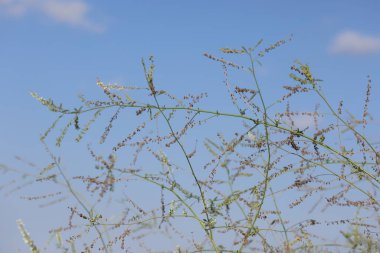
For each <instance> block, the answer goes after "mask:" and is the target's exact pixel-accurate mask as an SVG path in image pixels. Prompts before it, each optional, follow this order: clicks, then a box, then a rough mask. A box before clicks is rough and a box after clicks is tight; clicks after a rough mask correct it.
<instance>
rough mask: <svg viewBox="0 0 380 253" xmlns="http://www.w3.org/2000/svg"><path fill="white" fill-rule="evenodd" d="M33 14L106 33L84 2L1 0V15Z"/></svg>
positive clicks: (76, 0)
mask: <svg viewBox="0 0 380 253" xmlns="http://www.w3.org/2000/svg"><path fill="white" fill-rule="evenodd" d="M33 12H34V13H36V12H37V13H42V14H43V15H45V16H47V17H48V18H50V19H52V20H54V21H56V22H59V23H65V24H68V25H71V26H74V27H80V28H84V29H86V30H90V31H93V32H102V31H104V27H103V26H102V25H99V24H96V23H94V22H93V21H91V20H90V19H89V17H88V13H89V5H88V4H87V3H85V2H84V1H83V0H0V14H1V13H5V14H8V15H10V16H18V17H23V16H26V15H27V14H29V13H33Z"/></svg>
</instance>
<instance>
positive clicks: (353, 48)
mask: <svg viewBox="0 0 380 253" xmlns="http://www.w3.org/2000/svg"><path fill="white" fill-rule="evenodd" d="M330 51H331V52H332V53H335V54H356V55H364V54H373V53H378V52H380V36H369V35H364V34H360V33H358V32H355V31H345V32H341V33H339V34H338V35H337V36H336V37H335V38H334V40H333V41H332V44H331V46H330Z"/></svg>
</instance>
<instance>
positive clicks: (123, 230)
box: [3, 40, 380, 253]
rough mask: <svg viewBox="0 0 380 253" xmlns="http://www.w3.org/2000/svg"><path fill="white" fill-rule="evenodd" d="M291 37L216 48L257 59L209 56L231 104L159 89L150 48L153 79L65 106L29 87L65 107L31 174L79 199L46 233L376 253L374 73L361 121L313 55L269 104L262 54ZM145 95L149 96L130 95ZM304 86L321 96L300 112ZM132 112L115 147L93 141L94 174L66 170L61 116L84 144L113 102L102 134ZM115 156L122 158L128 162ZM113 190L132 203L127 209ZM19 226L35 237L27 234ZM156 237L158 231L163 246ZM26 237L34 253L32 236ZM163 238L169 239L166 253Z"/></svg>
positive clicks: (115, 243) (121, 244)
mask: <svg viewBox="0 0 380 253" xmlns="http://www.w3.org/2000/svg"><path fill="white" fill-rule="evenodd" d="M287 41H288V40H281V41H278V42H276V43H274V44H273V45H270V46H269V47H267V48H264V49H263V50H261V51H259V48H260V47H261V44H262V40H260V41H259V42H258V43H257V44H256V45H255V46H254V47H252V48H245V47H242V48H239V49H230V48H222V49H220V51H221V52H222V53H223V54H226V55H228V56H231V58H235V59H236V61H244V59H246V60H248V63H247V64H240V63H237V62H236V61H227V60H225V59H224V58H220V57H216V56H214V55H211V54H208V53H207V54H204V55H205V56H206V57H207V58H209V59H210V60H212V61H215V62H217V63H219V64H220V65H221V67H222V69H223V73H224V84H225V87H226V89H227V92H228V95H229V97H230V99H231V102H232V105H233V108H234V110H235V111H236V112H235V113H232V112H229V111H227V110H226V108H229V107H227V105H223V104H222V105H220V110H209V109H204V108H202V107H200V106H199V104H204V102H203V100H205V99H206V98H207V96H208V95H207V94H206V93H202V94H199V95H186V96H183V98H182V99H178V98H177V97H176V96H174V95H173V94H170V92H169V91H165V90H160V88H159V86H158V85H156V83H155V78H154V73H155V65H154V61H153V57H150V58H149V64H147V63H146V62H145V61H144V60H143V61H142V65H143V69H144V73H145V78H146V82H147V86H144V87H132V86H121V85H112V84H109V85H106V84H104V83H103V82H102V81H100V80H99V81H98V82H97V85H98V86H99V88H100V89H101V90H102V91H103V92H104V94H105V96H106V99H105V100H90V99H87V98H85V97H84V96H80V100H81V105H80V107H79V108H74V109H71V108H68V107H67V108H66V107H64V106H63V105H61V104H59V105H58V104H56V103H55V102H54V101H53V100H52V99H45V98H43V97H41V96H40V95H38V94H37V93H32V96H33V97H34V98H35V99H37V100H38V101H40V102H41V103H42V105H44V106H45V107H47V108H48V109H49V110H50V111H52V112H54V113H56V114H57V120H56V121H54V122H53V124H52V125H51V127H49V128H48V129H47V131H46V132H45V133H44V134H42V136H41V141H42V142H43V143H44V145H46V150H47V152H48V154H49V155H50V157H51V160H52V161H51V163H50V164H49V165H48V166H47V167H44V168H42V169H40V171H39V173H38V174H37V175H28V177H32V178H33V177H34V178H35V180H37V181H43V182H46V183H48V182H49V183H53V184H54V185H55V187H57V188H60V189H61V190H62V191H65V192H66V193H68V195H69V196H71V198H72V199H73V200H75V204H73V205H71V206H69V208H68V224H67V226H62V227H60V228H55V229H52V230H51V233H52V234H55V235H57V238H59V243H57V248H59V249H60V250H62V251H63V252H68V251H72V252H76V251H78V252H93V251H94V252H98V251H104V252H119V251H120V250H123V251H125V252H142V251H144V252H162V251H163V252H168V251H169V250H170V251H173V250H174V248H175V250H174V252H219V253H221V252H316V251H318V252H338V251H342V252H378V251H379V247H380V245H379V243H378V241H379V238H378V237H379V235H378V231H379V224H380V218H379V200H378V197H377V196H378V194H379V191H378V190H379V186H380V178H379V176H380V168H379V163H380V154H379V152H378V151H377V150H378V147H377V144H376V143H372V142H371V141H370V140H368V139H367V138H366V136H365V135H364V134H363V133H362V132H364V130H365V129H366V128H368V123H369V121H370V119H371V116H370V114H369V112H368V104H369V98H370V93H371V80H370V78H368V86H367V93H366V98H365V102H364V107H363V114H362V115H361V117H360V118H361V119H356V117H353V116H352V115H351V114H349V113H344V112H343V102H340V103H339V106H338V108H337V109H334V107H333V106H332V105H331V104H330V103H329V102H328V100H327V98H326V96H325V95H324V94H323V91H322V86H321V83H322V81H321V80H319V79H318V78H317V77H315V76H314V74H313V72H312V70H311V68H310V67H309V65H307V64H304V63H301V62H299V61H296V62H295V63H294V64H293V65H292V66H291V67H290V70H291V73H290V75H289V76H290V79H291V82H292V83H293V84H292V85H285V86H283V88H284V90H285V92H286V93H285V94H284V95H283V96H281V97H280V98H279V99H277V100H276V101H274V102H273V103H271V104H270V103H268V102H267V101H266V100H265V94H264V92H263V86H262V84H261V83H260V81H259V80H258V77H257V69H256V68H257V66H258V65H261V63H260V61H259V60H261V59H262V58H263V57H266V55H267V54H269V53H270V52H271V51H272V50H274V49H276V48H277V47H279V46H281V45H283V44H285V43H286V42H287ZM238 72H239V73H240V72H242V73H245V74H246V75H249V76H250V77H251V78H252V85H247V86H244V85H236V84H232V81H231V80H230V79H231V78H230V76H231V75H233V74H235V73H238ZM139 92H140V93H141V92H143V96H142V97H143V98H144V99H143V100H142V101H140V100H138V99H135V97H139V96H141V95H137V94H136V93H139ZM299 94H303V96H309V97H312V96H314V97H317V98H319V100H320V101H321V103H322V104H321V105H320V104H317V105H316V106H315V111H313V112H310V111H292V110H291V109H290V104H291V102H292V101H293V100H296V99H297V97H298V96H299ZM321 107H323V108H324V109H325V111H322V109H321ZM125 111H126V112H130V111H133V112H134V113H135V118H134V119H133V120H128V124H133V123H135V124H136V125H135V126H134V128H133V129H131V131H129V132H128V133H125V135H124V136H123V137H121V138H119V139H118V140H117V141H116V142H115V141H114V139H112V142H114V145H113V146H112V149H111V151H110V153H109V154H108V155H106V156H103V155H98V154H97V152H96V151H94V149H93V147H92V146H91V145H88V151H89V153H90V155H91V156H92V157H93V159H94V162H95V163H96V166H95V168H96V169H95V170H94V171H93V172H92V175H88V176H86V175H83V174H78V175H75V176H73V177H69V176H67V175H66V173H67V172H65V170H64V169H63V168H62V165H61V160H60V158H59V157H57V156H56V155H54V154H53V152H52V151H51V148H49V147H48V145H47V144H46V143H45V140H47V139H49V137H50V135H51V134H52V133H53V132H54V131H55V129H56V128H57V126H58V125H60V124H63V125H62V126H63V128H62V130H61V131H59V132H58V134H57V137H56V138H55V145H56V146H61V145H62V144H63V142H64V141H65V138H67V137H66V136H67V135H68V133H69V132H70V131H72V132H73V134H74V135H75V137H74V139H75V141H77V142H78V143H79V142H81V141H83V140H85V136H86V134H88V132H89V131H90V129H91V127H92V126H94V125H96V124H101V123H99V122H98V121H101V119H102V116H103V114H107V113H108V112H112V115H110V118H109V120H108V123H107V125H106V127H105V129H104V131H103V133H102V134H101V135H100V138H99V144H102V145H103V144H105V143H107V140H108V138H109V136H110V135H111V134H112V129H113V128H114V125H115V124H116V123H117V122H118V123H119V124H120V125H125V122H124V121H122V122H121V121H118V118H120V117H122V113H124V112H125ZM347 116H348V117H347ZM305 117H306V118H307V119H311V120H310V124H308V125H307V126H305V127H304V128H300V127H299V125H298V124H297V122H296V121H297V119H300V118H301V119H302V118H305ZM62 121H64V122H62ZM215 122H216V125H215ZM155 123H156V124H155ZM240 123H241V124H240ZM207 124H209V125H211V130H207V131H206V132H207V133H210V132H211V133H213V134H214V135H213V136H211V135H209V136H205V137H204V138H203V136H202V135H201V134H199V133H200V132H199V131H197V129H198V128H202V129H203V128H207ZM215 126H219V127H220V126H224V127H222V129H226V132H219V131H218V132H217V131H216V130H213V128H214V127H215ZM129 127H130V125H129ZM360 127H362V128H360ZM215 128H216V127H215ZM128 129H129V128H128ZM115 132H116V131H115ZM200 137H202V138H203V139H202V140H201V141H202V143H203V146H201V147H199V146H198V145H197V143H198V138H200ZM108 143H109V142H108ZM119 157H122V159H126V161H124V162H123V163H121V162H120V161H119ZM125 157H127V158H125ZM151 158H153V160H154V163H153V160H151ZM122 159H120V160H122ZM153 164H154V165H153ZM152 166H153V167H154V169H152V168H151V167H152ZM3 169H4V170H7V169H9V168H7V167H5V166H4V167H3ZM78 173H80V172H78ZM134 184H135V185H138V187H139V189H140V190H139V191H136V188H133V185H134ZM81 186H85V187H81ZM145 187H147V188H146V189H149V190H150V191H152V189H155V190H154V191H152V192H151V193H149V194H151V195H150V196H151V199H146V198H147V196H148V195H147V193H146V192H145V193H144V189H143V188H145ZM149 187H155V188H149ZM83 188H84V189H83ZM82 189H83V190H82ZM112 196H114V198H112ZM153 196H158V198H156V197H153ZM36 198H55V199H57V201H56V203H55V204H58V205H59V204H62V203H65V201H67V198H62V196H61V193H56V192H54V193H49V194H47V195H44V196H38V197H29V200H35V199H36ZM27 199H28V198H27ZM116 199H118V200H119V201H122V204H123V207H122V208H120V209H119V210H115V208H116V206H117V205H115V204H114V203H115V201H116ZM100 203H102V204H103V205H101V204H100ZM150 204H154V205H155V207H153V208H150V207H149V206H151V205H150ZM107 206H108V207H109V206H111V207H112V212H111V213H109V212H108V211H107V208H106V207H107ZM116 211H119V213H118V214H117V215H115V212H116ZM329 211H330V212H329ZM353 211H354V212H355V213H356V214H355V216H352V217H351V218H349V219H347V218H338V219H337V218H336V215H332V214H333V213H334V212H335V213H336V212H339V213H340V212H341V213H345V212H346V213H351V212H353ZM305 217H306V218H305ZM20 224H22V223H19V226H21V225H20ZM190 224H191V225H190ZM326 230H331V231H333V232H331V233H333V234H334V235H335V236H334V238H330V236H326V237H325V236H324V231H326ZM22 231H24V230H22ZM339 231H340V232H339ZM22 234H23V236H24V238H26V236H25V235H27V233H26V232H22ZM338 235H341V236H340V237H338ZM62 237H63V238H64V240H62ZM28 238H29V237H28ZM154 238H162V239H159V240H160V242H162V245H157V239H154ZM57 240H58V239H57ZM30 242H32V244H30ZM27 244H28V245H33V248H31V249H32V251H33V252H39V251H38V250H37V248H36V246H35V245H34V243H33V241H31V240H28V242H27ZM170 245H172V246H170ZM175 245H179V246H176V247H175ZM161 246H168V247H169V249H167V248H166V249H163V250H162V251H160V250H159V248H161Z"/></svg>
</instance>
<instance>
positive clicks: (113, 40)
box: [0, 0, 380, 252]
mask: <svg viewBox="0 0 380 253" xmlns="http://www.w3.org/2000/svg"><path fill="white" fill-rule="evenodd" d="M379 10H380V2H379V1H376V0H373V1H349V0H347V1H313V2H312V1H295V0H294V1H224V0H218V1H198V0H196V1H178V0H177V1H174V0H173V1H166V0H163V1H145V0H139V1H129V0H125V1H112V2H110V1H98V0H93V1H88V0H67V1H66V0H0V87H1V93H0V105H1V106H0V115H1V119H2V122H1V125H0V129H1V131H0V140H1V141H0V154H1V156H0V162H1V163H6V164H15V166H17V164H16V163H15V162H14V159H13V156H14V155H19V156H21V157H25V158H26V159H28V160H31V161H34V162H36V163H38V162H37V161H47V158H46V154H45V153H44V151H43V147H42V145H41V144H40V143H39V141H38V138H39V134H40V133H42V132H43V130H44V129H46V127H47V126H49V124H50V123H51V122H52V120H54V117H55V115H52V113H50V112H47V111H46V110H45V109H44V108H42V107H41V106H40V104H38V103H37V102H36V101H35V100H33V99H32V98H31V97H30V95H29V93H30V92H31V91H36V92H38V93H39V94H41V95H42V96H44V97H52V98H54V99H55V100H57V101H61V102H64V103H66V104H77V100H76V99H75V97H76V95H77V94H78V93H84V94H90V95H91V96H97V95H100V92H99V91H98V90H97V87H96V84H95V82H96V79H97V78H100V79H101V80H103V81H104V82H107V83H108V82H111V83H119V84H125V85H144V79H143V72H142V68H141V64H140V62H141V58H142V57H145V58H147V57H149V56H150V55H154V56H155V59H156V65H157V80H158V85H161V87H163V88H165V89H168V90H170V91H172V92H174V93H176V94H188V93H192V92H201V91H203V90H205V91H208V92H209V93H211V96H210V99H211V101H214V102H215V103H217V102H218V95H219V92H220V91H219V90H221V89H219V88H216V87H222V81H223V73H222V71H221V69H220V67H219V66H218V65H216V64H215V63H213V62H210V61H209V60H208V59H207V58H205V57H204V56H203V55H202V54H203V53H204V52H210V53H213V54H218V51H217V49H218V48H221V47H237V48H238V47H240V46H248V47H249V46H253V45H254V44H255V43H256V42H257V41H258V40H259V39H261V38H262V39H264V45H270V44H272V43H274V42H275V41H277V40H280V39H284V38H288V37H289V36H290V35H291V34H292V35H293V39H292V41H291V42H290V43H288V44H286V45H284V46H282V47H280V48H279V49H277V50H275V51H274V52H272V53H271V54H270V55H268V56H267V57H266V58H265V59H264V60H263V63H264V66H263V67H262V69H261V70H260V72H259V74H260V77H261V80H262V83H263V92H264V96H265V97H266V98H267V99H268V100H272V101H273V100H274V99H275V98H276V97H275V95H276V94H280V93H277V89H275V88H274V87H276V85H281V84H282V85H285V84H286V83H287V82H289V78H288V77H287V76H288V73H289V66H290V65H291V64H292V63H293V61H294V60H295V59H298V60H300V61H302V62H306V63H308V64H309V65H310V66H311V67H312V69H314V72H315V73H317V75H318V77H319V78H321V79H323V80H324V84H323V85H324V90H325V91H326V93H328V97H329V99H331V100H332V101H338V100H340V99H342V98H344V99H345V100H346V101H347V106H348V107H349V108H350V110H351V111H353V112H357V113H360V110H359V109H358V108H361V107H362V104H363V100H364V95H365V86H366V82H367V79H366V76H367V75H370V76H371V78H372V80H373V94H375V96H376V95H377V94H379V92H380V88H379V83H380V69H379V67H380V25H379V24H380V18H379V14H378V13H379ZM375 96H374V97H373V98H372V100H371V107H372V108H376V107H377V108H378V107H379V106H380V102H379V100H378V99H377V98H376V97H375ZM336 104H337V103H336ZM372 113H373V114H374V116H376V110H373V111H372ZM359 115H360V114H359ZM65 152H66V153H67V155H70V150H66V151H65ZM0 182H2V180H1V179H0ZM0 203H1V206H2V207H4V206H8V208H7V209H4V208H1V210H0V216H1V220H2V222H3V221H4V223H5V226H3V225H2V226H1V228H0V233H1V234H5V232H6V237H5V238H6V240H4V237H3V238H2V243H1V244H0V252H16V251H15V250H17V248H18V247H19V246H18V244H19V243H20V238H19V235H18V231H17V229H16V226H15V220H16V219H17V218H19V217H24V220H25V222H26V223H27V224H28V222H29V224H31V227H32V228H33V229H37V227H38V224H36V223H33V221H32V220H33V215H35V214H36V213H35V212H30V213H29V214H28V213H27V212H26V208H32V207H30V204H20V201H19V200H17V199H15V198H14V197H13V198H12V197H3V196H1V197H0ZM4 242H5V244H4ZM22 249H23V250H25V248H22Z"/></svg>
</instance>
